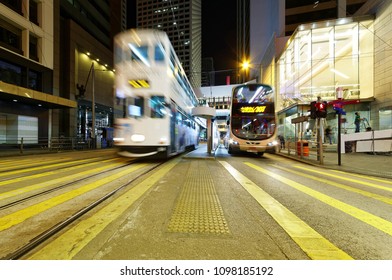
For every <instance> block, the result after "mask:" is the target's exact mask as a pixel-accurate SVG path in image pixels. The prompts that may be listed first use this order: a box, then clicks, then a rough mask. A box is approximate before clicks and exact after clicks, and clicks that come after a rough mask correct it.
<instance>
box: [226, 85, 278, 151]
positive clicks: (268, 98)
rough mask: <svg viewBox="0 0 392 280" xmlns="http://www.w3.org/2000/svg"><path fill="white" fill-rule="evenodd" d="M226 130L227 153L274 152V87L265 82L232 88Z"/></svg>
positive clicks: (275, 144)
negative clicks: (227, 128) (227, 127)
mask: <svg viewBox="0 0 392 280" xmlns="http://www.w3.org/2000/svg"><path fill="white" fill-rule="evenodd" d="M231 97H232V98H231V109H230V119H229V130H228V134H227V139H226V143H225V145H226V148H227V149H228V153H229V154H231V153H234V152H241V151H243V152H251V153H257V154H259V155H263V154H264V152H271V153H274V152H275V151H276V149H277V146H278V142H277V141H276V140H275V139H276V114H275V102H274V91H273V90H272V88H271V87H270V86H268V85H265V84H244V85H239V86H236V87H234V88H233V91H232V96H231Z"/></svg>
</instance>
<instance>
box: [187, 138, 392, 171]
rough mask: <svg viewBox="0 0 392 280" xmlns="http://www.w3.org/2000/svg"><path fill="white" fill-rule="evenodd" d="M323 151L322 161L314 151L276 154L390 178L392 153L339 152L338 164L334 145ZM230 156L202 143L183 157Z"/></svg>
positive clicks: (220, 148) (313, 163)
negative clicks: (210, 148)
mask: <svg viewBox="0 0 392 280" xmlns="http://www.w3.org/2000/svg"><path fill="white" fill-rule="evenodd" d="M324 148H325V149H324V153H323V163H322V164H320V160H318V159H317V155H316V153H315V152H312V151H311V152H310V153H309V156H302V157H301V156H298V155H296V154H295V150H291V151H289V150H287V149H283V150H281V151H279V152H278V153H277V155H280V156H284V157H288V158H291V159H294V160H297V161H301V162H305V163H308V164H312V165H317V166H320V167H325V168H329V169H335V170H341V171H347V172H353V173H357V174H363V175H370V176H377V177H383V178H392V155H391V154H370V153H369V154H368V153H344V154H341V159H340V165H339V160H338V153H337V152H336V145H332V146H325V147H324ZM225 156H230V155H228V154H227V150H226V149H225V148H224V147H223V145H221V146H220V147H219V148H218V149H216V150H215V151H212V152H211V153H210V154H209V153H207V145H205V144H202V145H200V146H199V148H198V149H196V150H194V151H192V152H190V153H188V154H186V155H185V156H184V157H185V158H198V159H215V158H217V157H225Z"/></svg>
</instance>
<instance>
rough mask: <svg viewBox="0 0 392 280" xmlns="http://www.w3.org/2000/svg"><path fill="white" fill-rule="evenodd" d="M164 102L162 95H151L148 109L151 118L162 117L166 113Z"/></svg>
mask: <svg viewBox="0 0 392 280" xmlns="http://www.w3.org/2000/svg"><path fill="white" fill-rule="evenodd" d="M165 105H166V103H165V97H164V96H151V99H150V110H151V118H155V119H163V118H164V117H165V115H166V106H165Z"/></svg>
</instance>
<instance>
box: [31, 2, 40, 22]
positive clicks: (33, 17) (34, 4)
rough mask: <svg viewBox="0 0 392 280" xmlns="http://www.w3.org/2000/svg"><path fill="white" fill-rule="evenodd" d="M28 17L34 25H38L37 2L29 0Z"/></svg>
mask: <svg viewBox="0 0 392 280" xmlns="http://www.w3.org/2000/svg"><path fill="white" fill-rule="evenodd" d="M29 17H30V18H29V19H30V21H31V22H33V23H35V24H36V25H39V23H38V3H37V2H35V1H33V0H30V2H29Z"/></svg>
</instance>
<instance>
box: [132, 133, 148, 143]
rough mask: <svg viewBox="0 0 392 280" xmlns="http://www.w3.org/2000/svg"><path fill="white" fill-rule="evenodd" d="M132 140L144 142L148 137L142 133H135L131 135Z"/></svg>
mask: <svg viewBox="0 0 392 280" xmlns="http://www.w3.org/2000/svg"><path fill="white" fill-rule="evenodd" d="M131 140H132V141H133V142H143V141H144V140H146V137H145V136H144V135H142V134H133V135H132V136H131Z"/></svg>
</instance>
